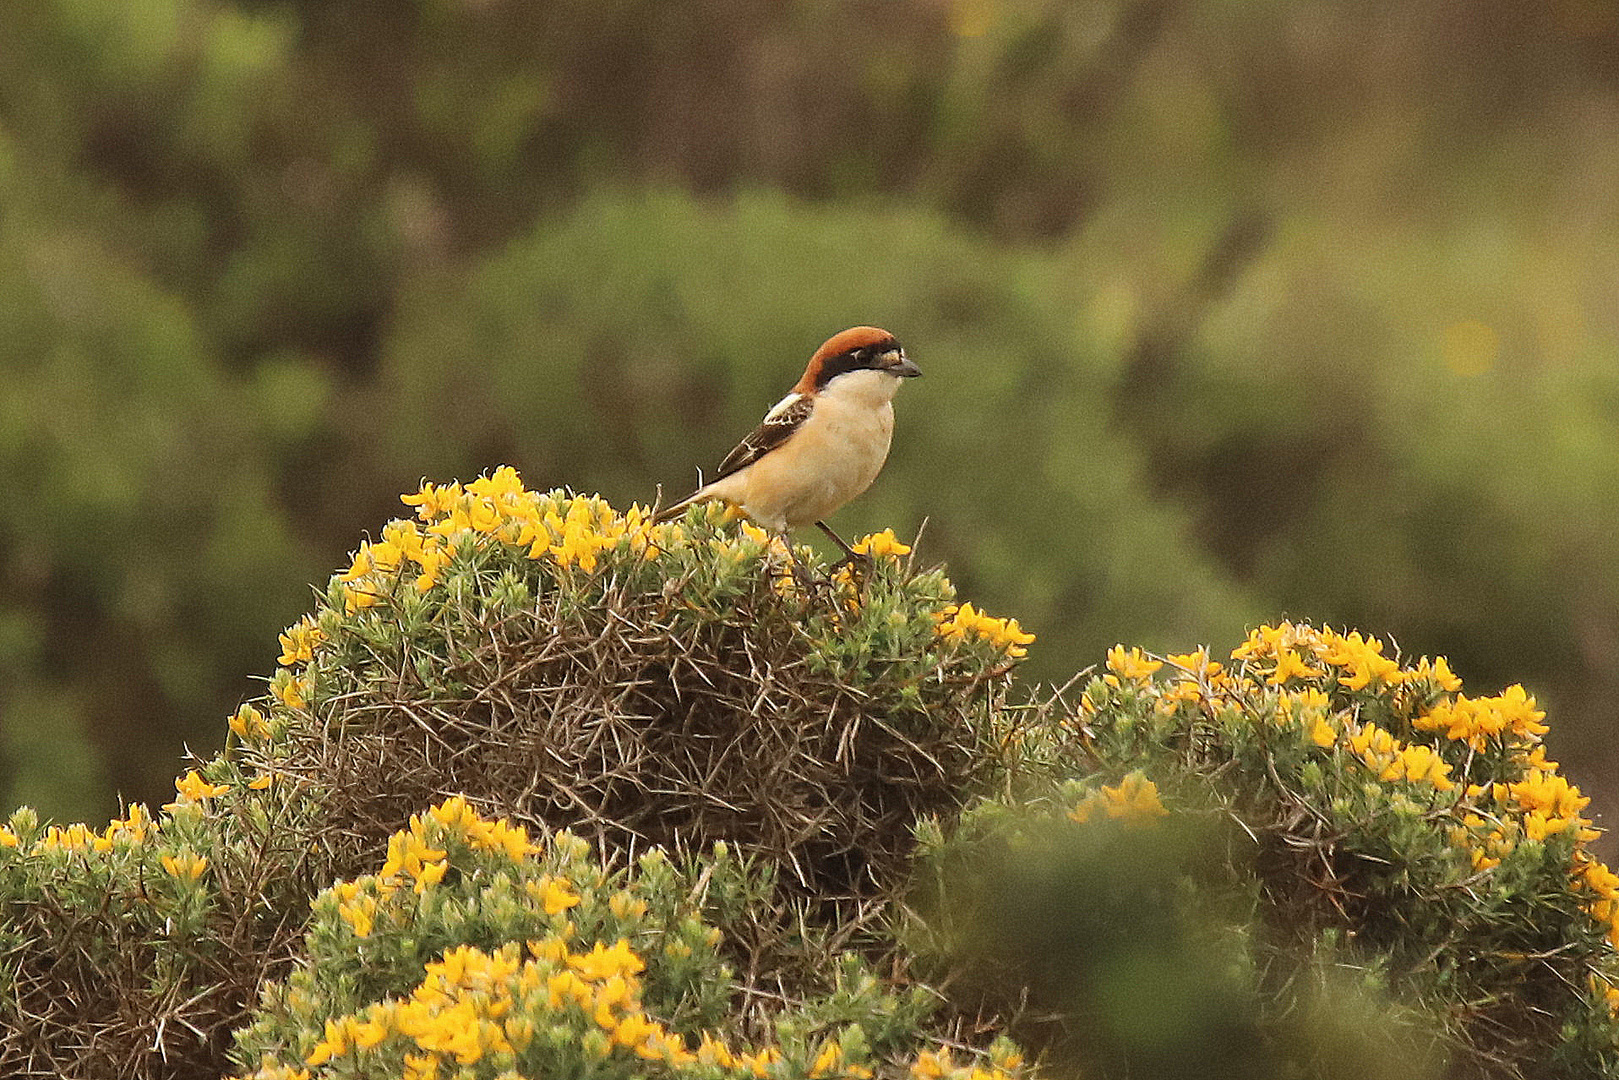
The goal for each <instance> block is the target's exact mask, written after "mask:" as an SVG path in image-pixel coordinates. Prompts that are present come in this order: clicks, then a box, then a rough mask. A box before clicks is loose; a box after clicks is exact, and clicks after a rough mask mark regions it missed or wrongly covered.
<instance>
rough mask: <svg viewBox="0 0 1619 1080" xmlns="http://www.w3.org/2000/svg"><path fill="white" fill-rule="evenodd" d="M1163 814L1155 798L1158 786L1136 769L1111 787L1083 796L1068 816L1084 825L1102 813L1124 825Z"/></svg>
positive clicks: (1161, 806) (1146, 821) (1160, 803)
mask: <svg viewBox="0 0 1619 1080" xmlns="http://www.w3.org/2000/svg"><path fill="white" fill-rule="evenodd" d="M1167 813H1169V811H1168V810H1166V809H1164V804H1163V801H1162V800H1161V799H1159V798H1158V785H1157V784H1154V783H1153V782H1152V781H1151V780H1148V779H1147V778H1146V776H1145V775H1144V774H1143V773H1142V772H1141V770H1139V769H1137V770H1136V771H1135V772H1133V773H1131V774H1129V775H1128V776H1126V777H1125V778H1124V779H1123V780H1121V781H1119V783H1118V784H1116V785H1114V786H1113V787H1108V786H1106V785H1105V784H1104V785H1103V786H1102V789H1101V790H1100V791H1093V792H1091V794H1089V795H1087V796H1085V798H1083V799H1081V800H1080V802H1079V804H1078V805H1077V806H1075V807H1074V808H1073V809H1072V810H1070V811H1068V817H1069V818H1070V819H1071V820H1073V821H1077V822H1079V823H1080V824H1081V825H1084V824H1086V823H1087V822H1090V821H1092V820H1096V819H1097V815H1098V814H1105V815H1106V816H1107V817H1108V818H1110V819H1112V820H1114V821H1118V822H1121V823H1122V824H1125V825H1145V824H1147V823H1149V822H1151V821H1153V820H1154V819H1155V818H1160V817H1163V816H1164V815H1165V814H1167Z"/></svg>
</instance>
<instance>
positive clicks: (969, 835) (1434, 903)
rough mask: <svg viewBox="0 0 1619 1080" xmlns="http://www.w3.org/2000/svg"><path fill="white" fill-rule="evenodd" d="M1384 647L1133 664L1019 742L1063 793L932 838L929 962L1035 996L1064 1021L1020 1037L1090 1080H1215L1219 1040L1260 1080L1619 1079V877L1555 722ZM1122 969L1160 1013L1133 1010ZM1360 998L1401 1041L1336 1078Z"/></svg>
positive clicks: (966, 993)
mask: <svg viewBox="0 0 1619 1080" xmlns="http://www.w3.org/2000/svg"><path fill="white" fill-rule="evenodd" d="M1383 651H1384V650H1383V646H1382V644H1381V643H1380V642H1378V641H1377V640H1376V639H1366V638H1363V637H1362V636H1361V635H1360V634H1358V633H1349V634H1339V633H1336V632H1333V631H1331V630H1318V629H1315V628H1313V627H1309V626H1296V625H1292V624H1285V623H1284V624H1282V625H1280V626H1276V627H1269V626H1267V627H1263V628H1261V629H1259V630H1257V631H1255V632H1254V633H1253V634H1252V635H1251V636H1250V638H1249V639H1248V641H1246V642H1245V643H1244V644H1243V645H1242V646H1240V647H1239V648H1237V649H1236V650H1235V651H1234V652H1233V654H1232V660H1233V661H1235V663H1234V664H1233V665H1232V666H1231V667H1230V668H1226V667H1223V666H1222V665H1221V664H1219V663H1217V662H1213V661H1211V660H1210V659H1209V656H1208V654H1207V652H1206V651H1199V652H1197V653H1191V654H1187V655H1183V656H1172V657H1169V658H1167V661H1166V660H1163V659H1157V658H1152V657H1148V656H1146V655H1145V654H1143V653H1142V652H1141V651H1140V650H1126V649H1124V648H1122V647H1121V648H1118V649H1115V650H1113V651H1112V652H1111V653H1110V655H1109V660H1108V666H1107V670H1106V671H1105V672H1103V673H1102V674H1100V675H1098V676H1096V677H1093V678H1092V679H1091V680H1090V682H1089V684H1088V685H1086V686H1085V688H1084V690H1083V692H1082V694H1081V696H1080V698H1079V701H1078V704H1077V706H1074V707H1069V706H1067V705H1065V704H1064V703H1063V702H1062V701H1061V700H1060V699H1054V700H1053V702H1052V704H1051V706H1050V708H1049V709H1048V710H1047V711H1046V712H1045V713H1044V714H1043V717H1042V722H1041V723H1040V724H1038V725H1034V726H1032V727H1030V728H1028V729H1027V730H1026V731H1025V732H1024V738H1023V742H1022V746H1023V750H1024V753H1025V754H1026V756H1027V758H1028V760H1029V762H1030V763H1031V765H1033V766H1034V767H1033V768H1031V769H1029V770H1026V771H1025V775H1026V776H1033V775H1037V774H1043V777H1044V779H1043V781H1041V782H1038V783H1031V784H1029V785H1028V787H1027V788H1026V789H1025V790H1023V791H1020V792H1019V793H1018V794H1017V795H1015V796H1010V797H1004V798H997V799H992V800H988V801H986V802H984V803H982V804H981V805H979V806H977V807H975V808H974V809H973V810H971V811H970V812H969V813H968V814H967V815H966V817H965V818H964V820H963V823H962V826H961V827H960V828H959V829H957V830H953V831H952V832H950V833H949V834H945V833H943V832H935V833H933V834H932V835H931V836H930V838H929V844H928V857H927V860H926V862H927V865H929V866H930V868H931V869H930V878H931V881H932V884H931V886H930V890H929V891H930V893H931V900H932V910H933V912H934V914H935V919H934V920H933V922H932V926H931V930H930V933H931V934H932V935H933V940H932V941H931V942H930V943H925V944H923V945H922V948H921V951H923V952H924V953H929V952H931V953H932V954H933V955H934V956H935V957H938V956H939V955H941V954H943V955H948V956H951V957H952V958H953V960H954V962H955V963H956V964H958V965H960V966H961V968H962V970H961V971H960V972H958V976H957V977H956V979H955V980H954V982H955V983H956V985H957V990H958V993H960V994H961V1001H962V1004H963V1005H964V1006H966V1007H969V1008H977V1009H988V1010H991V1011H997V1010H998V1011H999V1012H1000V1013H1001V1014H1003V1015H1008V1016H1010V1015H1011V1011H1012V1009H1013V1007H1014V1004H1015V1003H1017V1002H1020V1001H1024V1000H1025V998H1024V996H1025V995H1030V994H1032V999H1029V1000H1028V1001H1027V1002H1026V1004H1028V1005H1032V1006H1033V1007H1034V1011H1035V1012H1040V1011H1042V1010H1043V1011H1044V1013H1045V1015H1046V1018H1047V1021H1048V1022H1047V1023H1046V1024H1045V1025H1044V1026H1042V1025H1040V1024H1038V1023H1023V1024H1021V1025H1017V1024H1015V1025H1014V1030H1015V1031H1016V1032H1017V1033H1018V1034H1019V1035H1020V1036H1021V1037H1022V1038H1024V1039H1026V1040H1028V1041H1030V1042H1031V1043H1033V1044H1037V1045H1043V1046H1046V1047H1047V1048H1049V1049H1051V1050H1052V1052H1053V1053H1054V1054H1055V1055H1056V1056H1057V1058H1058V1059H1059V1060H1067V1061H1069V1062H1074V1063H1078V1064H1079V1065H1080V1066H1082V1067H1083V1069H1085V1070H1087V1071H1086V1075H1092V1074H1096V1075H1122V1073H1121V1072H1120V1071H1119V1070H1120V1069H1125V1070H1128V1068H1130V1067H1131V1065H1130V1063H1131V1062H1132V1061H1133V1062H1134V1067H1135V1068H1138V1069H1140V1068H1146V1069H1147V1070H1148V1071H1149V1072H1153V1070H1155V1069H1162V1068H1165V1067H1167V1066H1166V1065H1165V1062H1166V1061H1170V1062H1173V1061H1175V1060H1178V1059H1177V1058H1176V1053H1178V1052H1186V1051H1189V1050H1190V1051H1192V1052H1194V1053H1203V1061H1204V1067H1209V1062H1208V1060H1207V1057H1206V1053H1204V1052H1203V1051H1200V1050H1197V1043H1199V1042H1202V1043H1204V1044H1205V1045H1206V1043H1207V1041H1208V1035H1209V1031H1210V1030H1224V1031H1225V1035H1224V1037H1223V1038H1224V1041H1225V1042H1226V1043H1227V1044H1230V1043H1231V1042H1233V1041H1234V1040H1235V1041H1240V1039H1241V1038H1247V1039H1249V1044H1250V1045H1251V1046H1252V1047H1254V1048H1255V1049H1254V1050H1253V1052H1251V1053H1249V1054H1247V1055H1245V1056H1244V1058H1243V1059H1242V1062H1241V1065H1240V1070H1239V1073H1238V1074H1239V1075H1243V1076H1250V1077H1263V1076H1271V1075H1275V1076H1286V1075H1296V1074H1297V1070H1299V1069H1304V1070H1306V1074H1307V1075H1315V1076H1337V1075H1358V1076H1375V1077H1381V1076H1390V1077H1396V1076H1397V1077H1428V1076H1439V1075H1445V1076H1479V1077H1513V1078H1516V1077H1567V1078H1570V1080H1572V1078H1574V1077H1590V1076H1615V1075H1619V1049H1616V1048H1619V1023H1616V1021H1615V1012H1614V1009H1615V1004H1616V1002H1619V991H1616V990H1615V985H1616V984H1619V965H1616V963H1615V956H1614V950H1613V945H1612V942H1613V939H1614V937H1615V935H1616V930H1615V926H1616V916H1619V910H1616V901H1619V877H1616V876H1615V875H1614V874H1613V873H1612V872H1611V871H1609V870H1608V868H1607V867H1606V866H1604V865H1603V864H1602V863H1601V862H1599V861H1598V860H1597V859H1595V858H1594V857H1593V856H1592V855H1591V854H1590V852H1589V851H1588V850H1587V844H1588V843H1589V842H1590V841H1591V840H1592V839H1594V838H1595V836H1596V835H1597V834H1596V832H1595V831H1594V830H1593V829H1592V828H1591V822H1590V821H1589V820H1587V819H1586V818H1584V817H1582V816H1581V811H1582V810H1583V809H1584V807H1585V805H1586V804H1587V802H1588V801H1589V800H1588V799H1586V798H1584V797H1583V796H1581V795H1580V793H1579V790H1578V789H1577V788H1575V787H1573V786H1572V785H1570V784H1569V783H1568V782H1567V781H1566V780H1565V779H1564V778H1563V777H1562V776H1561V775H1559V773H1558V769H1557V765H1556V763H1555V762H1552V761H1550V760H1548V759H1547V757H1546V754H1545V750H1544V747H1543V745H1542V743H1541V736H1542V735H1543V734H1544V733H1545V731H1546V727H1545V725H1544V724H1543V723H1542V720H1543V719H1544V714H1543V713H1542V712H1541V711H1540V710H1539V709H1537V708H1536V706H1535V700H1534V699H1533V698H1532V697H1529V696H1528V695H1526V694H1525V693H1524V692H1523V690H1522V688H1520V687H1511V688H1509V689H1508V690H1507V691H1505V692H1504V693H1502V694H1499V695H1496V696H1492V697H1478V698H1474V697H1469V696H1468V695H1466V694H1463V693H1461V692H1460V690H1461V684H1460V680H1458V679H1456V678H1455V677H1454V675H1452V674H1451V672H1450V670H1449V668H1448V666H1447V665H1446V663H1445V661H1444V660H1443V658H1440V659H1438V660H1429V659H1426V658H1424V659H1422V660H1420V661H1418V662H1415V663H1401V662H1400V661H1399V660H1398V659H1397V658H1395V657H1389V656H1385V655H1383ZM1172 812H1173V813H1172ZM1220 928H1224V930H1223V931H1222V930H1220ZM1227 931H1231V932H1227ZM1121 969H1128V970H1134V971H1136V972H1137V973H1138V974H1140V973H1141V972H1146V973H1147V975H1145V976H1143V980H1142V981H1141V982H1140V983H1139V984H1137V986H1136V989H1137V991H1138V993H1137V995H1136V998H1135V999H1133V1000H1138V1001H1139V1000H1146V1001H1149V1002H1151V1003H1152V1004H1150V1005H1149V1006H1147V1007H1145V1008H1143V1009H1142V1010H1141V1011H1138V1012H1135V1013H1131V1012H1129V1010H1124V1011H1123V1012H1121V1011H1120V1008H1119V994H1120V993H1121V991H1120V984H1119V983H1118V982H1117V979H1118V977H1119V972H1120V970H1121ZM1335 970H1336V971H1340V972H1341V971H1345V970H1353V971H1356V972H1359V973H1360V980H1359V984H1358V985H1354V986H1347V987H1346V986H1344V985H1343V979H1342V977H1341V976H1338V977H1336V978H1334V977H1333V976H1332V972H1333V971H1335ZM1199 973H1201V975H1200V974H1199ZM1200 979H1201V980H1202V982H1203V985H1204V987H1205V989H1206V992H1205V993H1202V994H1201V995H1199V997H1200V999H1201V1001H1202V1002H1203V1004H1204V1005H1205V1006H1208V1007H1210V1011H1207V1012H1204V1013H1200V1012H1199V1010H1198V1009H1197V1008H1195V1007H1192V1006H1190V1005H1188V1003H1187V1002H1186V999H1185V991H1186V988H1187V987H1188V986H1189V985H1194V986H1195V985H1198V983H1199V980H1200ZM1126 983H1128V980H1126ZM1334 985H1337V989H1336V990H1334V989H1333V986H1334ZM1125 996H1126V998H1129V996H1130V995H1128V994H1126V995H1125ZM1344 1000H1347V1001H1349V1002H1351V1003H1352V1004H1354V1007H1355V1008H1356V1009H1357V1010H1359V1011H1361V1012H1364V1011H1365V1009H1367V1008H1370V1009H1372V1011H1373V1014H1374V1015H1375V1014H1377V1013H1378V1012H1379V1010H1382V1011H1384V1019H1383V1020H1382V1021H1380V1022H1378V1024H1377V1025H1376V1027H1377V1028H1379V1029H1387V1030H1388V1031H1389V1038H1387V1039H1386V1040H1384V1041H1383V1043H1382V1045H1368V1044H1367V1041H1366V1040H1365V1039H1364V1038H1363V1039H1361V1040H1360V1041H1359V1044H1358V1045H1356V1046H1354V1047H1353V1048H1352V1050H1351V1051H1345V1049H1344V1048H1343V1047H1342V1046H1340V1047H1339V1049H1338V1050H1337V1051H1335V1052H1334V1053H1332V1054H1326V1053H1324V1052H1323V1050H1322V1045H1321V1042H1320V1039H1319V1038H1318V1036H1317V1033H1316V1032H1314V1031H1312V1030H1309V1029H1308V1027H1305V1026H1301V1025H1300V1023H1299V1017H1300V1016H1301V1015H1306V1016H1319V1015H1320V1014H1321V1013H1322V1012H1324V1011H1325V1012H1330V1011H1331V1009H1324V1008H1323V1007H1322V1006H1323V1005H1326V1004H1330V1003H1332V1002H1334V1001H1344ZM1379 1002H1381V1003H1382V1004H1379ZM1312 1003H1314V1004H1313V1005H1312ZM1215 1005H1218V1006H1219V1008H1218V1009H1215V1008H1213V1006H1215ZM1389 1010H1392V1011H1389ZM1395 1014H1400V1015H1398V1016H1396V1015H1395ZM1053 1016H1056V1017H1059V1018H1061V1019H1060V1021H1059V1022H1058V1023H1056V1024H1052V1023H1050V1022H1049V1021H1050V1018H1051V1017H1053ZM1189 1017H1190V1018H1192V1019H1188V1018H1189ZM1166 1025H1167V1027H1168V1028H1169V1029H1174V1028H1176V1027H1177V1025H1178V1026H1179V1030H1180V1032H1181V1035H1183V1036H1184V1037H1185V1039H1186V1040H1187V1041H1185V1042H1182V1043H1179V1044H1177V1043H1176V1042H1175V1040H1174V1039H1173V1038H1171V1039H1170V1040H1169V1043H1168V1045H1167V1046H1166V1045H1165V1043H1164V1040H1163V1031H1164V1030H1166ZM1329 1059H1332V1060H1336V1062H1337V1064H1336V1065H1335V1066H1330V1067H1329V1066H1328V1065H1326V1064H1324V1062H1326V1061H1327V1060H1329ZM1373 1062H1381V1064H1373ZM1334 1069H1336V1070H1338V1071H1334ZM1154 1074H1156V1073H1154Z"/></svg>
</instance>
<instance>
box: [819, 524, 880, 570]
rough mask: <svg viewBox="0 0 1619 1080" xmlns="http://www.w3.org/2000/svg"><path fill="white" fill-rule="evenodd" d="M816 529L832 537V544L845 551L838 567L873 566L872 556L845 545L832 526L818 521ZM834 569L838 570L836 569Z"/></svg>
mask: <svg viewBox="0 0 1619 1080" xmlns="http://www.w3.org/2000/svg"><path fill="white" fill-rule="evenodd" d="M815 527H816V528H818V529H820V530H821V531H822V532H824V533H826V535H828V536H830V537H831V538H832V542H833V543H834V544H836V545H838V547H840V548H842V549H843V558H842V559H841V560H839V561H838V564H837V565H838V566H850V567H853V566H859V567H862V568H864V567H869V566H870V565H871V556H870V555H865V554H862V553H861V552H858V551H856V550H855V549H854V548H852V547H850V546H849V545H848V544H846V543H844V542H843V537H841V536H839V535H838V534H837V533H835V532H833V531H832V526H830V525H828V524H827V523H826V522H824V521H817V522H816V523H815ZM833 569H836V567H834V568H833Z"/></svg>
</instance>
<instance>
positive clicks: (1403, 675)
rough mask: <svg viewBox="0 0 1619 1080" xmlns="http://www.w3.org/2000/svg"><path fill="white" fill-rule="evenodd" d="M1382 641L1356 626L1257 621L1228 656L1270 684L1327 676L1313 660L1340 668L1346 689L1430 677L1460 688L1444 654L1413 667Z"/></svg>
mask: <svg viewBox="0 0 1619 1080" xmlns="http://www.w3.org/2000/svg"><path fill="white" fill-rule="evenodd" d="M1383 647H1384V646H1383V643H1382V642H1381V641H1379V640H1378V639H1377V638H1375V637H1362V636H1361V634H1360V631H1358V630H1353V631H1350V632H1349V633H1348V634H1339V633H1337V632H1336V631H1334V630H1331V629H1317V628H1315V627H1313V626H1306V625H1303V624H1297V623H1291V622H1283V623H1278V624H1277V625H1275V626H1261V627H1259V628H1258V629H1257V630H1254V631H1253V632H1251V633H1250V634H1249V635H1248V639H1247V640H1246V641H1244V642H1243V643H1242V644H1241V645H1239V646H1237V647H1236V648H1235V649H1233V650H1232V652H1231V659H1233V660H1241V661H1247V662H1250V663H1253V664H1255V665H1257V666H1258V669H1259V671H1260V672H1261V673H1262V674H1264V676H1265V682H1266V683H1267V684H1268V685H1270V686H1282V685H1284V684H1286V683H1289V682H1292V681H1294V680H1314V679H1322V678H1325V677H1327V675H1328V672H1327V671H1326V670H1324V669H1323V668H1322V667H1320V666H1318V665H1316V664H1313V663H1312V661H1319V662H1320V663H1321V664H1330V665H1332V666H1334V667H1337V668H1339V669H1341V674H1338V675H1336V676H1335V680H1336V683H1337V685H1339V686H1342V687H1344V688H1345V689H1347V690H1365V689H1368V688H1370V689H1379V688H1386V687H1394V686H1401V685H1405V684H1412V683H1432V684H1434V685H1436V686H1437V687H1438V688H1439V689H1441V690H1445V691H1447V692H1450V693H1454V692H1455V691H1457V690H1459V689H1461V685H1462V683H1461V680H1460V679H1458V678H1457V677H1456V676H1455V674H1454V673H1452V672H1451V670H1450V664H1449V663H1448V662H1447V661H1446V660H1445V658H1444V657H1443V656H1441V657H1438V658H1436V659H1433V660H1429V659H1427V658H1426V657H1424V658H1423V659H1422V660H1421V661H1420V662H1419V663H1418V664H1417V666H1416V667H1414V668H1402V667H1401V666H1400V662H1399V661H1398V660H1397V659H1395V658H1393V657H1389V656H1384V655H1383Z"/></svg>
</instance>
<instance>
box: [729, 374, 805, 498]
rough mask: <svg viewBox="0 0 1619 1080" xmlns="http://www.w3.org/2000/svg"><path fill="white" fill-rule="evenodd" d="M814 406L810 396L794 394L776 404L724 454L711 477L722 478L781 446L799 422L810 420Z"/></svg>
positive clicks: (796, 428) (795, 429)
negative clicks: (751, 430)
mask: <svg viewBox="0 0 1619 1080" xmlns="http://www.w3.org/2000/svg"><path fill="white" fill-rule="evenodd" d="M814 407H815V403H814V400H813V399H812V398H809V397H800V396H798V395H796V394H795V395H792V396H791V397H788V398H787V399H785V400H784V401H782V402H780V403H779V404H777V405H776V407H775V408H773V409H771V410H770V411H769V412H768V413H766V414H765V418H764V420H763V421H761V422H760V424H759V426H758V427H756V428H754V429H753V432H752V434H750V435H749V436H748V437H747V438H745V439H743V440H742V441H741V442H739V443H737V444H736V448H735V449H733V450H732V451H731V452H730V453H729V454H726V455H725V460H724V461H722V462H720V467H719V471H718V472H717V473H716V474H715V476H714V479H715V480H723V479H724V478H725V477H727V476H730V475H731V474H732V473H734V472H736V471H737V470H738V469H742V468H746V467H747V466H749V465H752V464H753V463H754V462H755V461H758V460H759V459H760V458H762V457H764V456H765V455H766V454H768V453H769V452H770V451H772V450H774V449H775V448H776V447H778V446H780V445H781V444H782V443H783V442H785V441H786V439H787V436H789V435H791V434H792V433H793V432H795V431H797V430H798V425H800V424H802V423H803V422H804V421H805V420H807V419H809V414H810V410H811V409H813V408H814Z"/></svg>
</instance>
